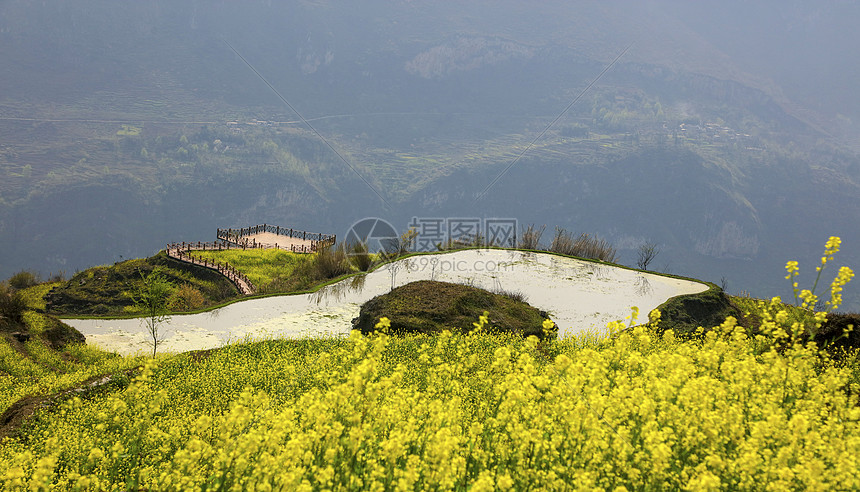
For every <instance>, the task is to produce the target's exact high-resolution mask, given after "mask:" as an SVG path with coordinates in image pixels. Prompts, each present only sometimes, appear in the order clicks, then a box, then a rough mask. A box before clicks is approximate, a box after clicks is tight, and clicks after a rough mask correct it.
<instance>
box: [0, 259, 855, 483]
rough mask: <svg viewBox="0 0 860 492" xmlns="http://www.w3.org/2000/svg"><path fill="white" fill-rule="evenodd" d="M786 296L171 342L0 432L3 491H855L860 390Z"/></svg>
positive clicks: (814, 320)
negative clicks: (466, 324)
mask: <svg viewBox="0 0 860 492" xmlns="http://www.w3.org/2000/svg"><path fill="white" fill-rule="evenodd" d="M829 245H830V243H829ZM789 273H791V272H789ZM846 275H847V274H846V273H843V274H841V280H838V281H839V282H841V281H842V280H844V279H845V277H846ZM842 285H844V284H842ZM840 287H841V285H840ZM778 306H780V304H778V303H772V304H766V305H764V306H763V307H762V316H763V324H764V325H766V328H767V329H766V331H765V332H764V333H763V334H760V335H755V336H751V335H748V334H747V333H746V332H745V330H743V329H741V328H740V327H738V326H737V325H736V322H735V320H734V319H733V318H729V319H727V320H726V321H725V323H723V324H722V325H721V326H719V327H714V328H713V329H709V330H703V332H702V333H700V334H699V336H694V337H680V336H678V335H676V334H675V333H673V332H672V331H671V330H669V331H665V332H661V331H660V330H659V313H657V312H654V313H651V314H650V315H649V322H648V324H646V325H638V326H631V325H635V319H636V316H637V312H636V310H634V312H633V313H632V314H631V316H630V320H628V321H627V322H624V323H622V322H619V323H615V324H614V325H613V327H612V330H611V332H612V335H611V336H608V335H607V336H604V337H596V336H594V335H593V334H590V335H588V336H582V337H578V338H577V337H574V338H566V339H562V340H557V341H551V342H539V341H538V340H537V338H534V337H530V338H528V339H522V338H520V337H516V336H508V335H504V334H502V335H500V334H488V333H487V332H485V331H484V330H475V331H474V332H473V333H470V334H465V335H461V334H451V333H449V332H445V333H443V334H441V335H437V336H424V335H421V336H407V337H393V336H389V335H388V334H386V333H384V332H381V333H377V334H375V335H373V336H371V337H364V336H362V335H360V334H359V333H358V332H353V334H352V335H351V336H350V337H349V338H330V339H317V340H263V341H256V342H254V341H246V342H244V343H241V344H236V345H230V346H227V347H224V348H222V349H220V350H216V351H212V352H209V353H206V354H197V355H194V354H180V355H177V356H172V357H164V358H162V359H160V360H159V361H158V362H157V363H156V362H155V361H149V362H147V363H146V365H145V366H144V367H143V368H142V369H141V371H140V373H139V375H137V377H136V378H135V379H134V380H133V381H132V382H131V383H130V384H128V385H127V386H125V387H123V388H119V389H113V390H110V391H105V392H101V393H99V392H93V393H91V394H88V395H87V396H86V397H85V398H83V399H82V398H71V399H68V400H67V401H65V402H64V403H62V404H60V405H59V406H57V407H55V408H52V409H47V410H45V411H43V412H41V413H39V414H38V415H37V417H36V418H34V419H33V420H31V421H30V422H28V423H27V424H26V425H25V427H24V428H22V429H21V431H20V433H19V434H18V435H17V436H16V437H14V438H9V439H6V440H4V441H3V442H2V443H0V478H2V480H3V488H4V490H19V489H29V490H48V489H57V490H143V489H145V490H236V491H240V490H250V491H270V490H284V491H286V490H290V491H292V490H308V491H310V490H427V489H430V490H475V491H480V490H586V489H587V490H651V489H683V490H717V489H756V490H759V489H767V490H795V489H809V490H833V489H858V488H860V474H858V473H857V470H858V469H860V405H858V403H860V402H858V396H857V395H858V394H859V393H860V391H858V390H860V388H857V387H856V386H854V385H853V383H852V379H851V377H852V376H851V372H850V368H846V367H844V365H843V364H838V363H835V362H833V361H831V360H829V359H828V358H827V357H826V356H825V355H824V354H823V352H821V351H820V350H819V349H818V348H817V347H816V345H815V344H814V343H806V342H805V339H804V338H802V337H800V336H798V334H799V333H800V331H799V328H798V326H795V325H796V324H797V323H801V324H802V323H803V322H800V321H796V316H792V317H789V316H788V315H787V314H786V313H785V311H784V310H780V309H778ZM819 320H820V317H814V316H813V317H810V318H809V320H808V322H810V323H815V322H817V321H819ZM386 321H387V320H386V319H382V320H380V323H381V326H383V327H384V325H385V323H386ZM484 324H486V320H484V319H478V321H477V322H476V325H479V326H483V325H484Z"/></svg>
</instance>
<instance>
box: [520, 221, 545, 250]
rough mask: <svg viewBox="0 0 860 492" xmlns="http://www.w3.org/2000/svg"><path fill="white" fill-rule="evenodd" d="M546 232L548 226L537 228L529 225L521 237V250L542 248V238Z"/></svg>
mask: <svg viewBox="0 0 860 492" xmlns="http://www.w3.org/2000/svg"><path fill="white" fill-rule="evenodd" d="M544 230H546V224H544V225H542V226H540V228H538V227H535V225H534V224H529V226H528V227H526V228H525V229H524V230H523V233H522V235H521V237H520V244H519V247H520V249H538V248H540V238H541V236H543V231H544Z"/></svg>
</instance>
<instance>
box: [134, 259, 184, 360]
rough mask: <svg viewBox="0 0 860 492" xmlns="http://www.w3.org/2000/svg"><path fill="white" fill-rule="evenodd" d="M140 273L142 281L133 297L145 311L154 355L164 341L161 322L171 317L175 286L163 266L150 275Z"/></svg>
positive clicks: (135, 289)
mask: <svg viewBox="0 0 860 492" xmlns="http://www.w3.org/2000/svg"><path fill="white" fill-rule="evenodd" d="M138 272H139V273H140V280H141V282H140V283H139V284H138V285H137V286H136V287H135V288H134V289H133V290H132V293H131V299H132V301H133V302H134V305H135V307H136V308H137V309H138V310H140V311H142V312H143V313H144V320H145V322H146V332H147V334H148V335H149V338H150V340H149V343H151V344H152V357H155V353H156V351H157V350H158V345H159V344H160V343H161V342H163V341H164V336H163V334H162V333H161V324H162V323H164V322H165V321H167V320H169V319H170V311H169V309H168V301H169V299H170V296H171V294H173V290H174V289H175V286H174V285H173V283H172V282H171V281H170V280H168V279H167V277H166V276H165V275H164V271H163V269H162V268H161V267H155V268H154V269H153V270H152V271H151V272H149V274H148V275H144V274H143V272H141V271H138Z"/></svg>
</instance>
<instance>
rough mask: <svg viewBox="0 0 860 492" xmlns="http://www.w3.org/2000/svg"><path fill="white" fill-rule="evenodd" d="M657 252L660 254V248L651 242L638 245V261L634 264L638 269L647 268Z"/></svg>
mask: <svg viewBox="0 0 860 492" xmlns="http://www.w3.org/2000/svg"><path fill="white" fill-rule="evenodd" d="M658 254H660V248H658V247H657V245H656V244H654V243H652V242H647V243H645V244H643V245H641V246H639V261H637V262H636V266H637V267H639V269H640V270H648V265H649V264H650V263H651V261H653V260H654V258H656V257H657V255H658Z"/></svg>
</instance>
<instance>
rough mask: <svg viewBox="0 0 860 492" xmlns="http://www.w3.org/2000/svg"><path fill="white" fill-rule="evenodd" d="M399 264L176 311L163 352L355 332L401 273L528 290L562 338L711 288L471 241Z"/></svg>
mask: <svg viewBox="0 0 860 492" xmlns="http://www.w3.org/2000/svg"><path fill="white" fill-rule="evenodd" d="M393 265H395V266H394V267H391V266H388V267H383V268H380V269H378V270H376V271H374V272H372V273H370V274H367V275H365V276H362V277H354V278H350V279H346V280H343V281H341V282H338V283H336V284H332V285H330V286H327V287H325V288H324V289H322V290H321V291H319V292H317V293H314V294H301V295H290V296H277V297H267V298H263V299H252V300H248V301H242V302H237V303H234V304H231V305H229V306H225V307H223V308H220V309H216V310H214V311H210V312H207V313H202V314H190V315H175V316H173V317H172V318H171V319H170V320H169V321H168V322H166V323H164V324H163V325H162V326H161V333H162V334H163V336H164V342H163V343H162V344H160V345H159V351H160V352H184V351H188V350H198V349H207V348H213V347H219V346H222V345H225V344H227V343H230V342H234V341H237V340H242V339H244V338H246V337H251V338H254V339H260V338H267V337H274V338H300V337H315V336H332V335H334V336H340V335H346V334H348V333H349V331H350V329H351V327H352V324H351V321H352V319H353V318H355V317H356V316H358V313H359V309H360V307H361V305H362V304H363V303H364V302H366V301H368V300H369V299H371V298H373V297H375V296H377V295H380V294H384V293H386V292H388V291H389V290H390V289H391V285H392V278H393V281H394V283H395V284H396V285H398V286H399V285H404V284H407V283H409V282H414V281H416V280H430V279H433V280H440V281H446V282H459V283H466V284H471V285H474V286H476V287H481V288H484V289H489V290H493V289H499V288H501V289H504V290H507V291H519V292H522V293H524V294H525V295H526V301H527V302H528V303H529V304H531V305H532V306H535V307H537V308H539V309H542V310H544V311H547V312H549V313H550V315H551V317H552V319H553V320H554V321H555V322H556V323H557V324H558V326H559V336H562V337H563V336H566V335H572V334H576V333H579V332H582V331H586V330H595V331H602V330H604V329H605V327H606V325H607V323H609V322H610V321H614V320H620V319H624V317H626V316H629V315H630V308H631V307H632V306H637V307H638V308H639V312H640V313H641V317H642V318H640V319H647V315H648V313H649V312H650V311H651V310H652V309H654V308H656V307H657V306H659V305H660V304H662V303H663V302H665V301H666V300H668V299H669V298H670V297H674V296H677V295H683V294H695V293H699V292H703V291H705V290H707V289H708V287H707V286H706V285H705V284H702V283H699V282H692V281H687V280H680V279H674V278H669V277H663V276H660V275H654V274H650V273H641V272H636V271H633V270H627V269H624V268H618V267H610V266H605V265H599V264H596V263H590V262H584V261H580V260H574V259H571V258H564V257H560V256H555V255H550V254H545V253H527V252H519V251H504V250H467V251H458V252H453V253H446V254H439V255H423V256H414V257H411V258H406V259H403V260H400V261H398V262H395V263H394V264H393ZM392 273H394V275H392ZM362 280H363V282H362ZM359 284H360V285H359ZM476 318H477V316H476ZM64 321H65V322H66V323H68V324H69V325H71V326H73V327H75V328H76V329H77V330H79V331H80V332H81V333H83V334H84V335H85V336H86V337H87V343H90V344H93V345H98V346H100V347H102V348H104V349H106V350H109V351H114V352H118V353H121V354H134V353H139V352H146V351H148V350H152V348H151V345H150V344H149V339H148V338H147V334H146V332H145V329H144V325H143V320H142V319H125V320H98V319H92V320H82V319H65V320H64Z"/></svg>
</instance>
